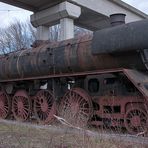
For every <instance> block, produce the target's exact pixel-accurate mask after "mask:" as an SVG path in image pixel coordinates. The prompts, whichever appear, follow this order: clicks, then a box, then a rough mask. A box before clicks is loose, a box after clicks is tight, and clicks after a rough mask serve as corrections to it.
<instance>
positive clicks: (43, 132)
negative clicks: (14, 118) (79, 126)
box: [0, 121, 148, 148]
mask: <svg viewBox="0 0 148 148" xmlns="http://www.w3.org/2000/svg"><path fill="white" fill-rule="evenodd" d="M140 141H141V140H140ZM147 147H148V145H147V144H146V143H145V142H142V141H141V142H140V143H139V144H138V143H137V142H136V143H135V142H130V141H127V142H125V141H124V140H123V138H121V139H120V138H119V137H118V140H116V138H112V136H108V138H106V137H104V135H103V134H102V136H101V134H100V137H98V136H96V135H95V134H92V135H91V134H87V132H85V131H79V130H77V131H75V132H73V129H70V128H65V127H63V126H61V127H60V126H58V127H56V126H50V125H46V126H40V125H32V124H28V123H27V124H26V123H25V124H22V123H16V122H11V121H10V122H8V121H6V122H1V121H0V148H147Z"/></svg>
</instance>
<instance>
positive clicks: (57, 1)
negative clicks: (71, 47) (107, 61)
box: [0, 0, 148, 40]
mask: <svg viewBox="0 0 148 148" xmlns="http://www.w3.org/2000/svg"><path fill="white" fill-rule="evenodd" d="M0 1H1V2H4V3H7V4H11V5H13V6H17V7H20V8H23V9H26V10H30V11H33V12H34V14H33V15H31V23H32V24H33V26H34V27H36V28H37V32H38V40H47V39H48V28H49V27H50V26H53V25H55V24H58V23H60V24H61V28H62V29H61V38H60V39H61V40H65V39H69V38H73V37H74V25H77V26H80V27H83V28H86V29H89V30H92V31H95V30H99V29H102V28H106V27H109V26H110V21H109V16H110V15H111V14H115V13H124V14H126V23H128V22H133V21H137V20H142V19H146V18H148V15H146V14H144V13H143V12H141V11H139V10H137V9H136V8H134V7H132V6H130V5H128V4H126V3H124V2H123V1H121V0H67V1H66V0H0Z"/></svg>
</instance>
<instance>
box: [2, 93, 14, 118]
mask: <svg viewBox="0 0 148 148" xmlns="http://www.w3.org/2000/svg"><path fill="white" fill-rule="evenodd" d="M10 110H11V104H10V98H9V96H8V95H7V94H6V93H5V92H4V91H0V118H2V119H6V118H7V117H8V115H9V114H10Z"/></svg>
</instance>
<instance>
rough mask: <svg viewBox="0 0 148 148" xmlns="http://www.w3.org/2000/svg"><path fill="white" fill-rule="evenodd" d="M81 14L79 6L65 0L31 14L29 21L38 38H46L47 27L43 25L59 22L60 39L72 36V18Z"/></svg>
mask: <svg viewBox="0 0 148 148" xmlns="http://www.w3.org/2000/svg"><path fill="white" fill-rule="evenodd" d="M80 15H81V8H80V7H79V6H77V5H74V4H72V3H69V2H67V1H65V2H62V3H60V4H58V5H56V6H53V7H50V8H47V9H45V10H42V11H39V12H36V13H34V14H33V15H31V23H32V25H33V26H34V27H36V28H37V32H38V33H37V36H38V39H40V40H47V39H49V38H48V32H49V31H48V29H47V27H43V26H48V27H50V26H53V25H56V24H58V23H60V24H61V35H60V40H66V39H70V38H73V37H74V19H77V18H79V16H80Z"/></svg>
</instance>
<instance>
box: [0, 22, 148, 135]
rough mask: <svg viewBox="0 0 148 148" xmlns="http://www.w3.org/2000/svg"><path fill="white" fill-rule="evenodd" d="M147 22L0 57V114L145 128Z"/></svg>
mask: <svg viewBox="0 0 148 148" xmlns="http://www.w3.org/2000/svg"><path fill="white" fill-rule="evenodd" d="M147 72H148V20H142V21H137V22H133V23H129V24H122V25H119V26H114V27H111V28H107V29H103V30H99V31H96V32H95V33H94V35H93V37H92V36H84V37H82V38H78V39H70V40H66V41H61V42H58V43H49V42H48V41H47V42H43V43H42V44H39V45H38V46H36V47H33V48H32V49H26V50H20V51H16V52H13V53H9V54H7V55H3V56H1V57H0V118H3V119H6V118H9V116H10V115H11V114H13V117H14V118H15V119H16V120H18V121H26V120H28V119H29V118H30V117H31V116H32V115H35V117H36V118H37V119H38V121H39V122H42V123H49V122H51V121H53V119H54V115H55V114H58V115H59V116H60V117H63V118H64V119H66V120H67V121H68V122H69V123H71V124H74V125H76V126H82V127H83V126H86V125H88V124H89V125H95V126H109V127H123V128H126V129H127V131H128V132H129V133H131V134H137V133H139V132H144V131H146V130H147V129H148V98H147V97H148V73H147Z"/></svg>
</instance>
